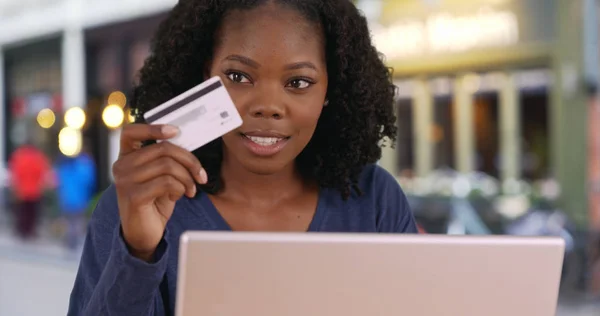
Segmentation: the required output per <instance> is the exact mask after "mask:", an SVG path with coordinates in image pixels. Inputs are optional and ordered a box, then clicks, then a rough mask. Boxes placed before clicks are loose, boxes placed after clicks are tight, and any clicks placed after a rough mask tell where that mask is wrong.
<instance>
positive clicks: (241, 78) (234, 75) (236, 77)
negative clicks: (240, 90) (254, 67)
mask: <svg viewBox="0 0 600 316" xmlns="http://www.w3.org/2000/svg"><path fill="white" fill-rule="evenodd" d="M227 77H228V78H229V80H231V81H233V82H235V83H248V82H250V80H248V78H247V77H246V76H245V75H243V74H241V73H239V72H231V73H229V74H227Z"/></svg>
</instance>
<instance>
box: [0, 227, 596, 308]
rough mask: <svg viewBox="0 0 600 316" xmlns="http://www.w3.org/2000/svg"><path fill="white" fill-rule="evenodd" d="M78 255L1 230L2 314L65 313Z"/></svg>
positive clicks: (576, 302) (568, 302)
mask: <svg viewBox="0 0 600 316" xmlns="http://www.w3.org/2000/svg"><path fill="white" fill-rule="evenodd" d="M78 256H79V253H77V255H74V254H73V253H70V252H68V251H66V250H65V249H64V248H63V247H61V246H60V245H57V244H53V243H50V242H44V241H36V242H34V243H23V242H19V241H17V240H15V239H14V238H11V237H10V236H9V235H7V234H5V233H0V279H1V280H2V282H0V315H7V316H8V315H45V316H55V315H56V316H59V315H65V313H66V310H67V306H68V297H69V294H70V292H71V287H72V285H73V281H74V280H75V274H76V272H77V261H78ZM40 280H43V281H41V282H40ZM31 302H35V303H34V304H32V303H31ZM598 315H600V301H599V302H595V303H594V302H590V301H587V300H585V299H582V298H578V299H574V298H570V299H565V298H561V301H560V305H559V307H558V312H557V316H598Z"/></svg>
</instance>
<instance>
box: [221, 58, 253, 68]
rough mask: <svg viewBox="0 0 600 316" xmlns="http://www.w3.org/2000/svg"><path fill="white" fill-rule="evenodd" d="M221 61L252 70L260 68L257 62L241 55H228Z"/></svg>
mask: <svg viewBox="0 0 600 316" xmlns="http://www.w3.org/2000/svg"><path fill="white" fill-rule="evenodd" d="M223 60H230V61H237V62H240V63H242V64H244V65H246V66H249V67H252V68H260V64H259V63H258V62H256V61H254V60H252V59H250V58H248V57H245V56H242V55H229V56H227V57H225V59H223Z"/></svg>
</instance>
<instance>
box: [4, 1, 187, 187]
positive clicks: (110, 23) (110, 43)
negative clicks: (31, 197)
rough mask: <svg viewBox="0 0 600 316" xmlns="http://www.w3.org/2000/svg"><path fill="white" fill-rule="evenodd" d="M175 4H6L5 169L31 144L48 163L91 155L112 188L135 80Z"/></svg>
mask: <svg viewBox="0 0 600 316" xmlns="http://www.w3.org/2000/svg"><path fill="white" fill-rule="evenodd" d="M176 2H177V1H176V0H145V1H139V0H118V1H117V0H86V1H84V0H32V1H18V0H3V1H0V30H2V31H0V105H1V106H0V130H2V133H1V137H0V168H2V167H5V165H6V162H7V159H8V157H9V156H10V153H12V151H13V150H14V149H15V148H16V147H18V146H19V145H21V144H23V143H24V142H26V141H28V140H29V141H33V142H34V143H35V144H36V145H38V146H39V147H40V148H42V149H43V150H44V151H45V152H46V154H48V156H50V157H57V156H59V155H61V154H64V155H75V154H77V153H78V152H80V151H82V150H85V149H87V150H88V151H89V152H90V154H92V155H93V157H94V159H95V161H96V162H97V164H98V166H99V168H97V170H98V173H99V174H98V177H97V179H98V182H99V183H98V185H99V188H103V187H106V186H107V185H108V184H109V181H110V179H111V170H110V169H111V168H110V165H111V164H112V162H113V161H114V160H115V159H116V156H117V154H118V138H119V134H118V133H119V132H118V127H120V125H121V124H122V123H123V122H126V121H127V120H129V119H130V118H129V115H128V108H127V98H128V97H129V96H130V92H131V87H132V84H133V82H134V80H135V78H134V74H135V72H136V71H137V70H138V69H139V68H140V67H141V65H142V64H143V61H144V59H145V58H146V56H147V55H148V53H149V39H150V37H151V35H152V33H153V32H154V30H155V28H156V27H157V26H158V23H159V22H160V20H161V19H162V16H164V14H165V13H166V12H168V11H169V10H170V8H171V7H172V6H173V5H174V4H175V3H176ZM73 108H75V110H72V109H73ZM107 108H108V110H107ZM79 109H81V110H83V111H80V110H79ZM69 110H72V111H70V112H69ZM65 127H68V128H65Z"/></svg>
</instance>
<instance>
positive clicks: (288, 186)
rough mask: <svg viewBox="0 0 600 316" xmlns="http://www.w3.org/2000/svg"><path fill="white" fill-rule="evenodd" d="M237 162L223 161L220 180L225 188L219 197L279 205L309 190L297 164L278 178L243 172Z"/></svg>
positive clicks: (244, 169)
mask: <svg viewBox="0 0 600 316" xmlns="http://www.w3.org/2000/svg"><path fill="white" fill-rule="evenodd" d="M233 160H234V159H224V160H223V164H222V166H221V178H222V179H223V182H224V183H225V187H224V189H223V191H221V193H219V194H218V195H220V196H222V197H224V198H227V199H234V200H238V201H239V200H242V201H246V202H248V203H250V204H265V203H266V204H270V203H277V202H278V201H281V200H282V199H287V198H290V197H293V196H297V195H299V194H302V193H304V192H306V191H307V188H308V187H309V186H310V185H309V184H308V183H307V182H306V181H304V180H303V178H302V176H301V174H300V173H299V172H298V170H297V169H296V166H295V164H290V165H289V166H286V167H285V168H283V169H282V170H281V171H279V172H277V173H275V174H269V175H261V174H256V173H253V172H251V171H249V170H247V169H246V168H244V167H243V166H242V165H241V164H240V163H238V162H237V161H233Z"/></svg>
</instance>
